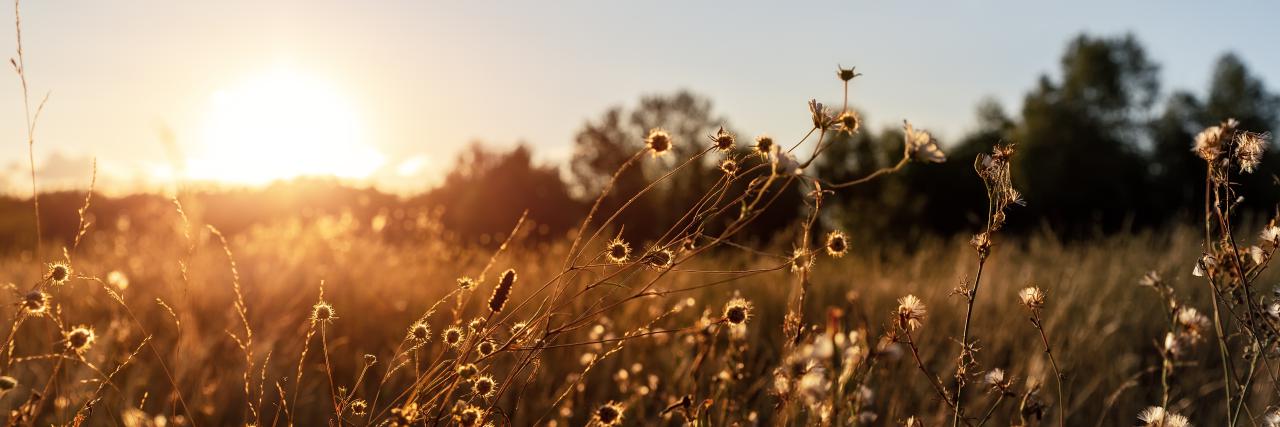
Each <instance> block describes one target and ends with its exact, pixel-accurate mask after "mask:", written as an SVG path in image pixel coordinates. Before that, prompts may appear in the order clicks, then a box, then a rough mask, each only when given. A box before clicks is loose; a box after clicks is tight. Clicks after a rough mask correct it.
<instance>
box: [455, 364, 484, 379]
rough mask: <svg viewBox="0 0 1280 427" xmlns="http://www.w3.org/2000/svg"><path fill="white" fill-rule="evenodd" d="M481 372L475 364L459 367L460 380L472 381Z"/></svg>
mask: <svg viewBox="0 0 1280 427" xmlns="http://www.w3.org/2000/svg"><path fill="white" fill-rule="evenodd" d="M479 372H480V369H479V368H476V365H475V364H474V363H467V364H463V365H458V378H462V379H464V380H469V379H471V377H474V376H476V374H477V373H479Z"/></svg>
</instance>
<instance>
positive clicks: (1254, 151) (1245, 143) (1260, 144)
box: [1236, 132, 1269, 173]
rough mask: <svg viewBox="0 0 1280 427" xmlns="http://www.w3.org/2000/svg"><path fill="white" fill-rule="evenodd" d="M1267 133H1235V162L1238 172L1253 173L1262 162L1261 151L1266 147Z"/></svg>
mask: <svg viewBox="0 0 1280 427" xmlns="http://www.w3.org/2000/svg"><path fill="white" fill-rule="evenodd" d="M1268 137H1269V135H1267V134H1257V133H1253V132H1241V133H1239V134H1237V135H1236V162H1237V163H1239V164H1240V172H1244V173H1253V170H1254V168H1257V167H1258V164H1259V163H1262V152H1263V151H1265V150H1266V149H1267V138H1268Z"/></svg>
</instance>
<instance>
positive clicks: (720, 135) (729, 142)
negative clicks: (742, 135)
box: [708, 126, 734, 153]
mask: <svg viewBox="0 0 1280 427" xmlns="http://www.w3.org/2000/svg"><path fill="white" fill-rule="evenodd" d="M708 138H711V142H712V143H715V145H716V149H717V150H720V152H723V153H728V152H730V151H733V143H734V137H733V134H731V133H729V131H727V130H724V126H720V130H718V131H716V133H715V134H714V135H711V136H708Z"/></svg>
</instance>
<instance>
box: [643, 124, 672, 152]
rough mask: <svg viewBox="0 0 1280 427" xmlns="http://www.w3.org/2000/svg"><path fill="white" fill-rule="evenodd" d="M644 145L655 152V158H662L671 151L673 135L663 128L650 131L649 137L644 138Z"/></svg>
mask: <svg viewBox="0 0 1280 427" xmlns="http://www.w3.org/2000/svg"><path fill="white" fill-rule="evenodd" d="M644 145H645V146H647V147H649V149H650V150H653V156H654V157H657V156H661V155H663V154H666V153H667V152H668V151H671V134H669V133H667V131H665V130H662V128H653V129H651V130H649V136H646V137H645V138H644Z"/></svg>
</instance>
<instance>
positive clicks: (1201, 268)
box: [1191, 254, 1218, 277]
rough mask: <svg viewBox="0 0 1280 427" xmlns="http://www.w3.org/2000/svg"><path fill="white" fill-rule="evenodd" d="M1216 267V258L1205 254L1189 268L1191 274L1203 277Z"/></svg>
mask: <svg viewBox="0 0 1280 427" xmlns="http://www.w3.org/2000/svg"><path fill="white" fill-rule="evenodd" d="M1217 267H1218V258H1215V257H1214V256H1213V255H1209V254H1205V255H1204V256H1202V257H1200V259H1199V260H1197V261H1196V267H1195V268H1194V269H1192V270H1191V275H1192V276H1196V277H1204V276H1206V275H1208V274H1210V273H1211V272H1212V271H1213V270H1214V269H1216V268H1217Z"/></svg>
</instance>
